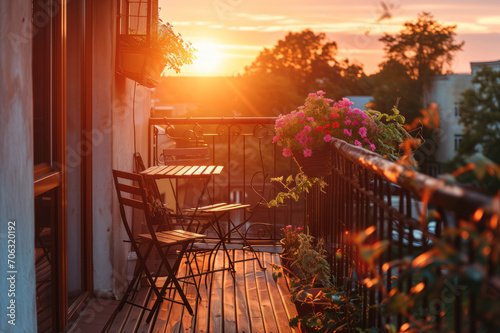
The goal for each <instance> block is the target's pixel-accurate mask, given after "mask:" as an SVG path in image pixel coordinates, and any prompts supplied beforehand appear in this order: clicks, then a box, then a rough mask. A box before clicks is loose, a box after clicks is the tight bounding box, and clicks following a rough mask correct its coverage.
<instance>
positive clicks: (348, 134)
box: [344, 128, 352, 136]
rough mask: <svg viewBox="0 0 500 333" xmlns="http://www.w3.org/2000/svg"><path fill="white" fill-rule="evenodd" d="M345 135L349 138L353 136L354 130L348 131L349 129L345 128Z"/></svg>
mask: <svg viewBox="0 0 500 333" xmlns="http://www.w3.org/2000/svg"><path fill="white" fill-rule="evenodd" d="M344 134H345V135H347V136H351V135H352V130H348V129H346V128H344Z"/></svg>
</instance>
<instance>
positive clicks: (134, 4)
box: [116, 0, 195, 88]
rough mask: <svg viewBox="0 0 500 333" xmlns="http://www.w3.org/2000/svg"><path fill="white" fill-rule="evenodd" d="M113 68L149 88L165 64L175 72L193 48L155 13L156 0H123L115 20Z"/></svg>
mask: <svg viewBox="0 0 500 333" xmlns="http://www.w3.org/2000/svg"><path fill="white" fill-rule="evenodd" d="M117 31H118V38H117V52H116V72H117V73H119V74H121V75H123V76H125V77H127V78H129V79H132V80H134V81H136V82H138V83H139V84H141V85H143V86H146V87H148V88H154V87H156V86H157V85H158V83H159V81H160V76H161V73H162V72H163V69H164V68H165V67H167V68H169V69H173V70H175V71H176V72H177V73H178V72H179V71H180V68H181V67H182V66H183V65H187V64H191V63H192V62H193V59H195V56H194V52H195V49H193V47H192V46H191V44H190V43H186V42H185V41H184V40H183V39H182V36H181V35H180V34H176V33H174V31H173V29H172V26H171V25H170V24H169V23H166V24H163V22H162V21H161V19H160V18H159V17H158V0H123V1H120V2H119V19H118V20H117Z"/></svg>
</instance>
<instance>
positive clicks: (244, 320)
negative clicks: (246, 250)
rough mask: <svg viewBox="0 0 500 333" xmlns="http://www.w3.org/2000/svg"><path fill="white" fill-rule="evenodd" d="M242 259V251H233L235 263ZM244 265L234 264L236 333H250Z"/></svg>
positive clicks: (241, 263)
mask: <svg viewBox="0 0 500 333" xmlns="http://www.w3.org/2000/svg"><path fill="white" fill-rule="evenodd" d="M242 259H243V251H240V250H238V251H235V261H240V260H242ZM244 266H245V265H244V264H243V262H241V261H240V262H236V263H235V270H236V287H235V292H234V294H235V306H236V322H237V326H238V327H237V329H238V332H241V333H243V332H251V330H250V319H249V316H248V303H247V300H246V285H245V267H244Z"/></svg>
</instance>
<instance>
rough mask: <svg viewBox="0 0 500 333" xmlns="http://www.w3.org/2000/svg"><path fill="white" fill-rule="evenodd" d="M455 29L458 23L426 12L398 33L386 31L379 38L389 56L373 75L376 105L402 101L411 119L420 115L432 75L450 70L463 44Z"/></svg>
mask: <svg viewBox="0 0 500 333" xmlns="http://www.w3.org/2000/svg"><path fill="white" fill-rule="evenodd" d="M455 30H456V26H455V25H452V26H447V25H442V24H440V23H438V22H437V21H436V20H434V19H433V16H432V15H431V14H429V13H425V12H424V13H421V14H419V15H418V18H417V20H416V21H408V22H406V23H404V28H403V29H402V30H401V31H400V32H399V33H398V34H394V35H391V34H384V36H383V37H381V38H380V41H381V42H383V43H384V51H385V53H386V55H385V57H386V59H387V60H386V61H385V62H384V63H382V64H380V65H379V66H380V72H379V73H377V74H375V75H373V76H371V77H370V81H371V84H372V86H373V98H374V103H375V107H376V108H377V109H379V110H389V109H390V108H391V106H392V105H394V103H396V102H397V101H399V103H400V105H398V106H399V108H400V109H401V110H403V114H404V116H405V117H406V119H407V121H408V122H412V121H413V119H415V118H417V117H418V116H419V111H420V110H421V109H422V108H423V107H424V105H423V93H424V87H425V86H426V85H427V84H428V83H429V80H430V78H431V77H432V76H434V75H438V74H444V73H446V72H447V71H448V69H449V67H448V66H449V65H450V64H451V62H452V60H453V57H454V54H455V53H456V52H458V51H460V50H461V49H462V47H463V44H464V43H463V42H460V43H456V42H455V35H456V33H455ZM429 135H430V134H429ZM427 137H428V135H426V136H425V138H424V139H426V138H427Z"/></svg>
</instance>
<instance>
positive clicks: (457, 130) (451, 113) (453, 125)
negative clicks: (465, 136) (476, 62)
mask: <svg viewBox="0 0 500 333" xmlns="http://www.w3.org/2000/svg"><path fill="white" fill-rule="evenodd" d="M471 80H472V75H470V74H449V75H440V76H436V77H434V78H433V80H432V83H431V86H430V89H429V91H428V93H427V94H426V96H425V105H426V106H428V105H429V104H430V103H437V104H438V107H439V115H440V123H439V134H438V135H437V137H436V144H437V152H436V154H435V156H436V160H437V161H438V162H446V161H449V160H450V159H452V158H453V157H454V156H455V153H456V152H455V135H461V134H462V125H460V124H458V120H459V118H458V117H456V116H455V103H458V102H459V101H460V99H461V94H462V93H463V92H464V91H465V90H467V89H470V88H472V84H471Z"/></svg>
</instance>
